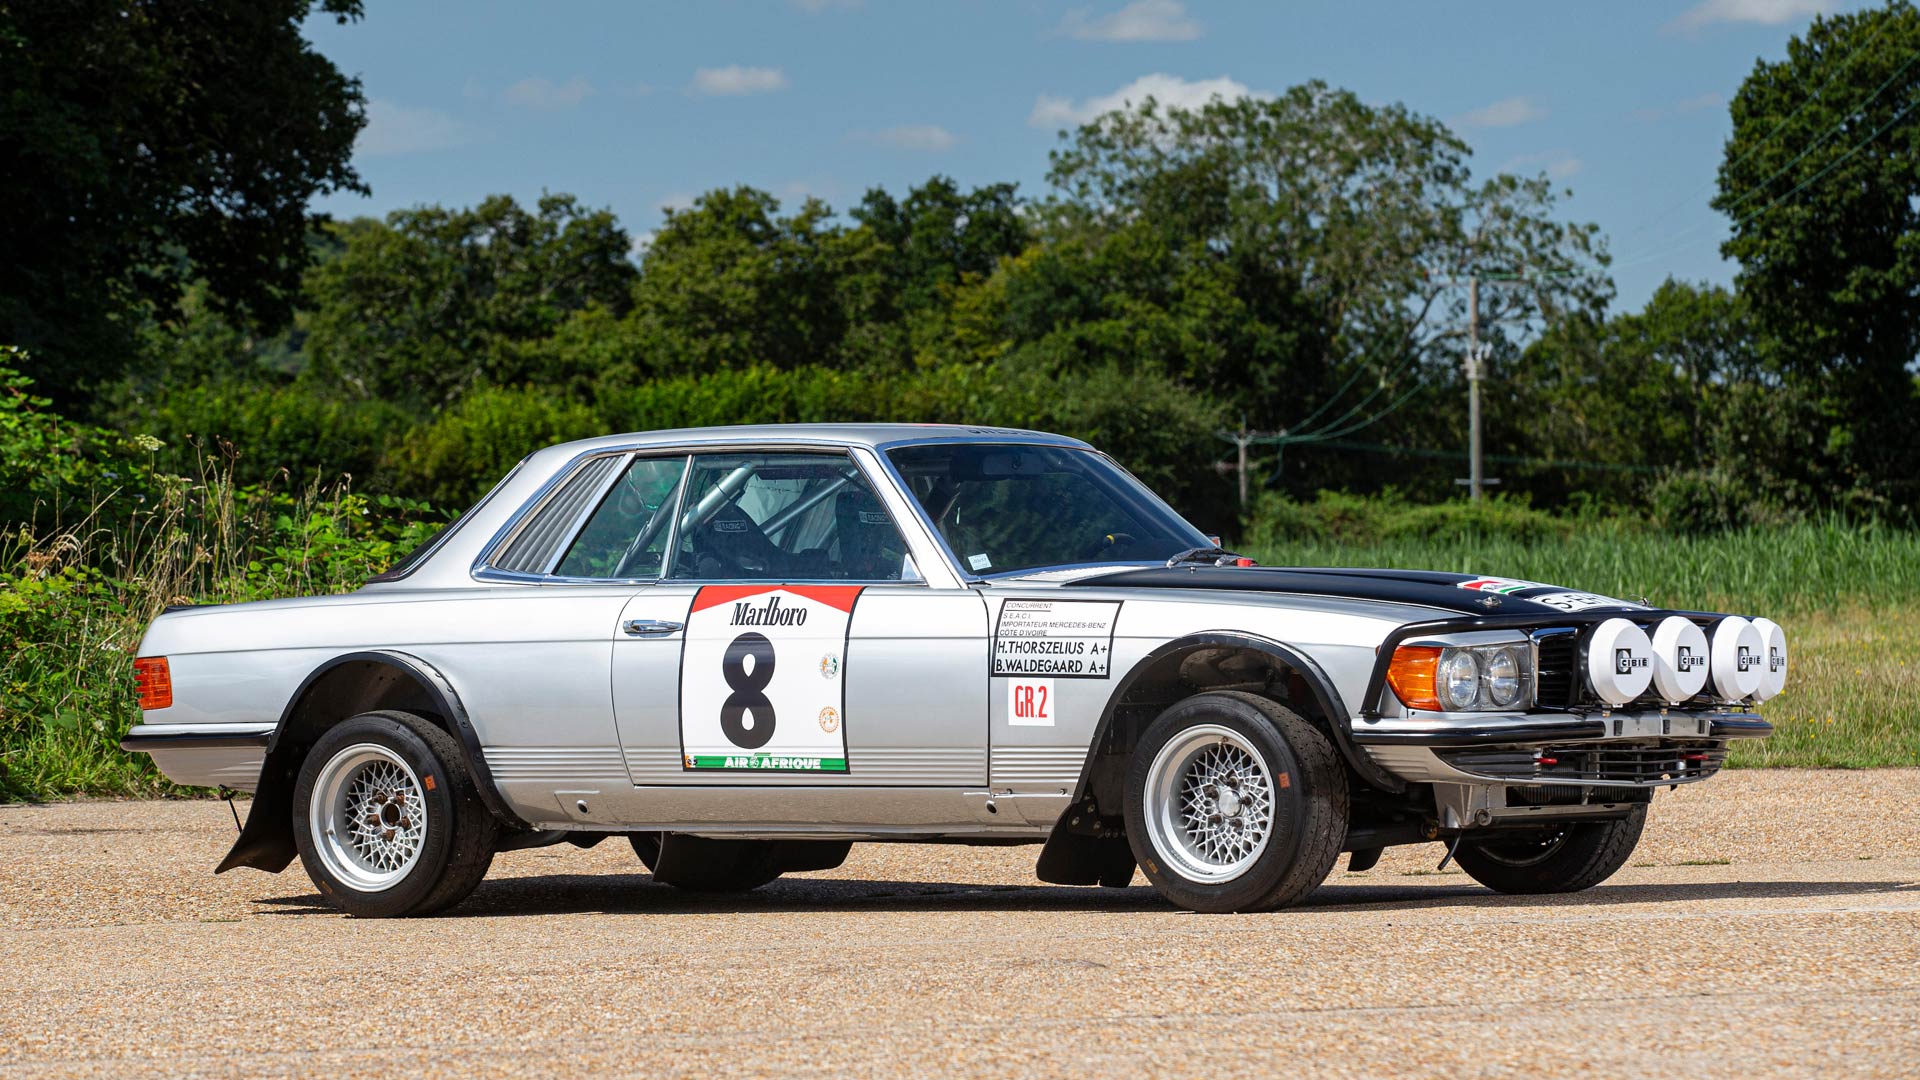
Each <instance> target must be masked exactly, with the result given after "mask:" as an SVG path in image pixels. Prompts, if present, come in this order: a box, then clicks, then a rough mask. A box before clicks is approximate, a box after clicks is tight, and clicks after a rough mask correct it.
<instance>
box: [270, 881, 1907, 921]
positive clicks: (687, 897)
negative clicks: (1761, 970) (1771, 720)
mask: <svg viewBox="0 0 1920 1080" xmlns="http://www.w3.org/2000/svg"><path fill="white" fill-rule="evenodd" d="M1908 890H1920V884H1906V883H1901V882H1897V881H1711V882H1704V881H1703V882H1675V883H1666V884H1649V885H1638V884H1636V885H1604V884H1603V885H1599V886H1596V887H1594V888H1592V889H1588V890H1586V891H1585V892H1579V893H1562V894H1557V895H1547V896H1506V895H1502V894H1500V893H1496V892H1494V891H1492V890H1491V889H1486V888H1483V887H1481V886H1479V885H1476V884H1472V883H1463V884H1458V885H1455V884H1445V885H1441V884H1433V885H1411V884H1372V883H1369V884H1344V883H1343V884H1328V885H1322V886H1321V887H1320V888H1319V889H1317V890H1315V891H1314V893H1313V895H1312V896H1310V897H1308V898H1307V900H1306V901H1305V902H1304V903H1302V904H1300V905H1298V907H1296V908H1295V909H1293V910H1304V911H1325V912H1339V911H1361V910H1380V909H1389V910H1410V911H1412V910H1426V909H1435V908H1445V907H1449V906H1459V905H1462V904H1471V905H1473V906H1476V907H1507V908H1531V907H1561V908H1573V907H1605V906H1612V905H1620V904H1649V903H1672V902H1685V901H1696V902H1697V901H1705V900H1776V899H1789V898H1807V897H1822V896H1864V895H1872V894H1876V893H1891V892H1901V891H1908ZM255 902H256V903H258V904H260V905H263V906H264V907H265V908H266V910H265V911H263V912H262V913H263V914H273V915H316V914H326V915H333V914H337V912H336V911H335V909H334V908H333V907H332V906H331V905H329V904H328V903H327V902H326V901H325V900H324V899H322V898H321V897H320V896H319V894H317V893H304V894H300V895H293V896H280V897H264V898H262V899H260V900H257V901H255ZM829 908H831V909H835V910H860V911H879V912H913V911H924V912H940V911H1006V912H1029V911H1083V912H1135V911H1140V912H1144V911H1158V912H1169V911H1174V910H1176V909H1175V908H1174V907H1173V905H1171V904H1169V903H1168V902H1167V901H1166V900H1164V899H1162V898H1161V897H1160V895H1159V893H1157V892H1155V891H1154V890H1153V889H1152V888H1151V887H1148V886H1140V885H1136V886H1132V887H1128V888H1122V889H1108V888H1083V887H1078V886H1068V885H982V884H972V883H958V882H924V881H885V880H869V879H863V878H822V877H790V878H782V879H780V880H779V881H776V882H774V883H772V884H770V885H765V886H762V887H761V888H758V889H755V890H753V891H751V892H746V893H734V894H703V893H690V892H684V891H682V890H680V889H675V888H672V887H671V886H667V885H660V884H657V883H655V882H654V880H653V878H652V876H650V875H647V874H553V875H537V876H526V877H503V878H494V879H490V880H488V881H484V882H482V883H481V884H480V887H479V888H478V889H475V890H474V893H473V895H472V896H470V897H468V898H467V899H466V900H465V901H463V902H461V903H460V904H459V905H458V906H457V907H455V908H452V909H450V910H448V911H445V912H442V913H441V915H440V916H439V917H441V918H478V917H488V918H497V917H513V916H539V915H581V914H604V915H644V914H660V915H691V914H718V913H748V912H760V913H780V912H810V911H820V910H824V909H829Z"/></svg>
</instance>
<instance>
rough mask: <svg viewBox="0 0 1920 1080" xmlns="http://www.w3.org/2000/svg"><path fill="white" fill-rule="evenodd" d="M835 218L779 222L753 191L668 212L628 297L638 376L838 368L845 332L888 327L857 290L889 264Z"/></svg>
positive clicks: (868, 294)
mask: <svg viewBox="0 0 1920 1080" xmlns="http://www.w3.org/2000/svg"><path fill="white" fill-rule="evenodd" d="M832 216H833V211H832V210H831V209H830V208H829V207H828V206H827V204H826V203H823V202H821V201H820V200H818V199H807V200H806V201H805V202H804V203H802V204H801V206H800V208H799V209H798V210H797V211H795V212H794V213H793V214H791V215H788V216H785V217H782V216H781V215H780V202H779V200H778V199H775V198H774V197H773V196H771V195H769V194H767V193H766V192H764V191H758V190H755V189H753V188H749V187H739V188H734V189H731V190H724V189H723V190H715V191H710V192H707V193H706V194H704V195H702V196H700V197H699V198H698V199H697V200H695V201H694V204H693V205H692V206H691V207H688V208H687V209H684V210H673V211H669V212H668V214H667V221H666V224H665V225H664V226H662V227H661V229H660V231H659V233H658V234H657V235H656V236H655V237H654V239H653V242H652V244H651V245H650V246H649V247H648V249H647V254H646V258H645V260H644V263H643V272H642V274H641V277H640V281H639V284H638V285H637V286H636V287H635V288H634V308H635V310H634V319H633V322H634V324H635V325H634V326H633V327H632V328H631V333H630V336H631V338H632V339H633V340H634V341H635V344H636V346H638V347H639V348H643V349H645V350H646V355H645V357H644V360H643V363H644V366H645V367H646V368H648V369H650V370H651V371H653V372H655V373H659V374H676V373H680V372H689V371H692V372H704V371H712V370H714V369H717V368H745V367H751V366H754V365H758V364H767V365H771V366H773V367H777V368H792V367H800V366H804V365H808V364H830V365H831V364H840V363H842V362H843V361H844V359H845V357H844V355H843V352H842V347H843V345H844V344H845V342H846V339H847V334H848V330H849V328H850V327H851V326H853V325H855V324H856V323H857V322H872V321H875V318H877V319H878V320H880V321H885V320H886V319H887V318H888V313H887V311H886V310H885V308H883V307H881V308H877V310H876V305H877V297H876V296H875V294H874V290H873V289H872V288H866V289H860V288H858V287H856V279H859V278H862V277H864V276H869V275H871V274H873V273H874V272H875V271H878V270H879V269H880V268H881V265H882V263H881V260H882V258H883V257H884V256H885V254H886V253H885V249H884V248H883V247H882V245H881V244H880V243H879V241H877V240H876V239H875V238H874V237H873V236H872V235H871V234H870V233H866V232H863V231H858V230H849V229H847V228H845V227H842V226H839V225H836V224H835V223H834V222H833V221H832ZM869 313H872V315H873V317H869Z"/></svg>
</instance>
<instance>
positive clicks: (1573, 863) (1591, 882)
mask: <svg viewBox="0 0 1920 1080" xmlns="http://www.w3.org/2000/svg"><path fill="white" fill-rule="evenodd" d="M1646 824H1647V808H1646V807H1645V806H1636V807H1634V808H1633V809H1632V810H1631V811H1629V812H1628V814H1627V816H1626V817H1624V818H1618V819H1615V820H1613V821H1578V822H1568V823H1566V824H1564V825H1561V826H1559V827H1557V828H1546V829H1542V830H1541V831H1540V832H1539V833H1537V834H1533V835H1524V836H1518V837H1502V838H1498V839H1489V840H1481V841H1474V840H1464V841H1462V842H1461V844H1460V850H1459V851H1458V852H1456V853H1455V854H1454V859H1455V860H1456V861H1457V862H1459V864H1460V869H1462V870H1465V871H1466V872H1467V874H1468V876H1470V877H1472V878H1473V880H1475V881H1477V882H1479V883H1480V884H1482V885H1485V886H1486V887H1487V888H1489V889H1495V890H1498V891H1500V892H1503V893H1515V894H1520V895H1530V894H1539V893H1567V892H1579V891H1580V890H1582V889H1590V888H1592V887H1593V886H1595V885H1598V884H1600V883H1601V882H1603V881H1605V880H1607V879H1608V878H1610V877H1612V876H1613V873H1614V871H1616V870H1618V869H1620V868H1621V867H1622V866H1625V865H1626V864H1627V859H1628V858H1629V857H1631V856H1632V855H1633V849H1634V846H1635V845H1637V844H1638V843H1639V842H1640V832H1641V830H1642V829H1644V828H1646Z"/></svg>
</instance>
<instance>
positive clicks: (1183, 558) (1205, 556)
mask: <svg viewBox="0 0 1920 1080" xmlns="http://www.w3.org/2000/svg"><path fill="white" fill-rule="evenodd" d="M1183 563H1202V564H1204V565H1207V566H1252V565H1253V560H1252V559H1249V558H1247V557H1246V556H1245V555H1242V554H1240V553H1239V552H1236V551H1228V550H1227V549H1226V548H1223V547H1215V546H1212V545H1209V546H1207V547H1195V548H1188V549H1187V550H1185V551H1182V552H1179V553H1178V554H1176V555H1174V556H1173V557H1172V558H1169V559H1168V560H1167V565H1168V566H1180V565H1181V564H1183Z"/></svg>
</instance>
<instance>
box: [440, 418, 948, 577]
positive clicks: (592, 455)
mask: <svg viewBox="0 0 1920 1080" xmlns="http://www.w3.org/2000/svg"><path fill="white" fill-rule="evenodd" d="M862 449H870V448H868V447H864V446H852V445H849V444H847V443H842V442H829V441H821V442H811V441H795V442H788V441H782V442H777V443H768V442H759V441H754V440H740V441H735V440H721V441H715V442H692V443H670V444H667V445H663V446H647V445H644V444H633V445H628V446H613V447H601V448H598V449H595V450H588V451H584V452H582V453H580V454H578V455H576V456H575V457H574V458H572V459H571V460H569V461H568V462H567V463H566V464H564V465H562V466H561V467H560V468H558V469H556V470H555V471H554V475H553V476H552V477H551V478H549V479H548V480H547V482H546V483H545V484H543V485H541V487H540V489H539V490H538V491H537V492H535V493H534V494H533V496H532V497H530V498H529V499H528V500H527V501H526V503H525V504H524V505H522V506H521V508H520V509H519V510H517V511H515V512H514V514H513V516H512V517H511V518H509V519H508V520H507V522H506V523H505V524H504V525H502V526H501V527H500V529H499V530H498V531H497V532H495V533H494V535H493V538H492V539H491V540H489V541H487V543H486V544H485V545H484V546H483V547H482V548H481V549H480V554H479V555H478V556H476V557H475V559H474V561H473V566H472V568H471V576H472V577H473V579H474V580H475V581H479V582H483V583H486V584H495V585H618V586H626V587H639V586H647V585H659V584H673V585H729V584H741V585H745V584H779V583H782V582H774V581H771V580H770V579H767V578H712V579H708V578H672V577H667V576H665V575H666V573H667V571H668V570H669V569H670V568H671V566H672V563H673V557H674V556H675V555H677V554H678V547H679V538H680V537H679V534H680V518H681V516H682V515H683V514H684V513H685V512H686V498H687V489H688V479H689V478H690V477H691V476H692V474H693V459H694V458H696V457H702V456H719V455H724V454H812V455H826V456H839V457H844V458H846V459H847V460H849V461H850V462H852V464H853V467H854V469H855V470H856V471H858V473H859V474H860V478H861V480H863V481H864V482H865V483H866V484H867V486H868V488H869V489H870V490H871V491H872V493H873V496H874V499H875V501H877V502H878V503H879V504H880V506H881V508H882V509H883V510H885V511H886V514H887V520H888V522H889V523H890V524H892V526H893V530H894V533H895V534H896V535H897V536H898V537H899V538H900V541H901V543H902V544H903V545H904V546H905V547H906V549H907V556H908V557H909V558H911V559H913V567H914V570H915V572H917V573H918V574H919V575H920V576H919V579H918V580H907V579H903V578H876V579H851V578H810V577H807V578H789V579H783V581H784V583H786V584H795V585H811V584H837V585H908V586H918V587H922V588H931V587H932V586H933V583H932V581H931V580H930V578H929V577H928V574H927V570H926V568H925V567H924V566H922V565H921V564H922V563H923V562H924V561H925V560H923V559H921V558H919V557H918V555H917V554H916V553H915V551H914V546H915V545H914V541H913V538H912V534H911V533H910V532H909V531H908V530H907V529H905V528H902V527H901V523H900V516H899V514H898V513H897V512H896V510H895V508H894V507H893V506H892V505H891V502H890V500H889V499H888V498H887V497H886V494H885V492H886V490H887V489H888V486H889V484H891V483H893V482H896V477H895V476H893V475H885V476H881V477H878V478H876V477H875V476H874V470H873V468H872V467H871V466H870V465H869V463H868V462H867V461H865V460H863V459H862V455H860V454H859V453H856V451H857V450H862ZM870 456H871V457H872V458H874V459H875V460H876V461H878V462H879V463H880V466H881V468H882V469H883V470H885V471H886V472H887V473H888V474H891V473H892V468H891V463H890V462H888V461H887V459H886V455H885V454H883V453H873V454H871V455H870ZM604 457H625V458H628V459H629V460H627V461H625V462H623V463H621V464H619V465H617V466H616V467H615V468H614V469H613V470H612V473H611V476H612V479H610V480H608V481H605V482H604V486H603V488H602V489H601V490H600V491H598V492H596V493H595V497H594V498H593V499H591V500H589V501H588V503H587V505H586V507H585V509H584V510H583V511H582V512H581V513H580V514H579V515H578V516H577V517H576V518H575V520H574V521H573V522H572V523H571V524H570V525H569V526H568V529H567V531H566V533H565V540H564V541H563V542H562V543H561V544H560V545H559V546H558V548H556V552H557V554H556V555H555V556H554V558H553V560H552V561H551V562H549V563H548V570H549V571H551V570H554V569H557V568H558V567H559V565H560V563H561V562H562V561H564V560H565V558H566V553H567V552H568V551H569V550H571V549H572V547H573V545H574V543H575V542H576V541H577V540H578V539H579V537H580V533H581V531H582V530H584V529H585V528H586V526H587V522H588V521H590V520H591V519H592V517H593V514H594V512H595V511H597V510H599V509H600V504H601V503H602V502H604V501H605V500H606V497H607V494H608V493H609V492H610V491H611V490H612V486H613V485H614V484H617V483H618V482H619V479H620V477H623V476H625V475H626V473H627V470H628V469H629V468H631V467H632V465H633V461H634V460H637V459H639V458H643V457H646V458H670V457H680V458H684V459H686V468H685V470H684V471H683V472H682V474H681V479H680V484H679V490H678V494H677V500H678V501H677V502H676V503H675V505H674V516H673V520H672V521H671V522H670V523H669V524H670V533H669V539H670V542H671V545H672V546H671V547H669V548H668V549H667V552H666V557H665V558H663V559H662V560H661V563H660V570H661V572H660V574H657V575H654V576H650V577H638V578H593V577H566V576H562V575H559V574H555V573H551V572H548V573H542V574H529V573H522V572H519V571H513V570H501V569H498V568H496V567H495V566H493V565H492V563H493V559H494V558H495V556H497V555H499V554H500V553H501V552H503V551H505V550H506V549H507V548H509V547H511V546H512V544H513V541H514V540H515V539H517V538H518V537H519V535H520V534H521V532H522V531H524V530H525V529H526V528H527V527H528V526H529V525H530V524H531V523H532V521H533V520H534V519H535V518H537V517H539V515H540V511H541V510H543V509H544V508H545V507H546V506H547V505H548V504H549V503H550V502H551V501H552V499H553V497H554V495H555V494H556V493H558V492H559V491H560V490H561V489H563V488H564V487H566V485H567V482H568V481H570V480H571V479H572V478H573V477H574V476H576V475H577V474H578V473H579V471H580V470H581V469H582V468H584V467H585V466H586V464H587V463H588V462H590V461H592V460H594V459H596V458H604ZM876 481H877V482H876ZM902 498H904V499H905V505H906V506H907V507H908V509H909V510H910V511H913V512H915V513H916V515H917V514H918V508H917V507H916V506H915V505H914V502H913V500H912V499H910V498H905V496H904V495H903V496H902ZM927 536H928V539H929V540H930V541H931V542H932V543H934V544H935V545H937V546H936V548H935V550H934V552H933V554H934V555H935V556H936V557H938V556H944V555H946V554H947V553H946V552H945V551H944V550H943V549H944V546H945V545H944V542H943V541H942V539H941V537H940V535H939V534H938V533H937V532H929V533H928V534H927ZM948 565H949V570H950V569H951V563H949V564H948Z"/></svg>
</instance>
